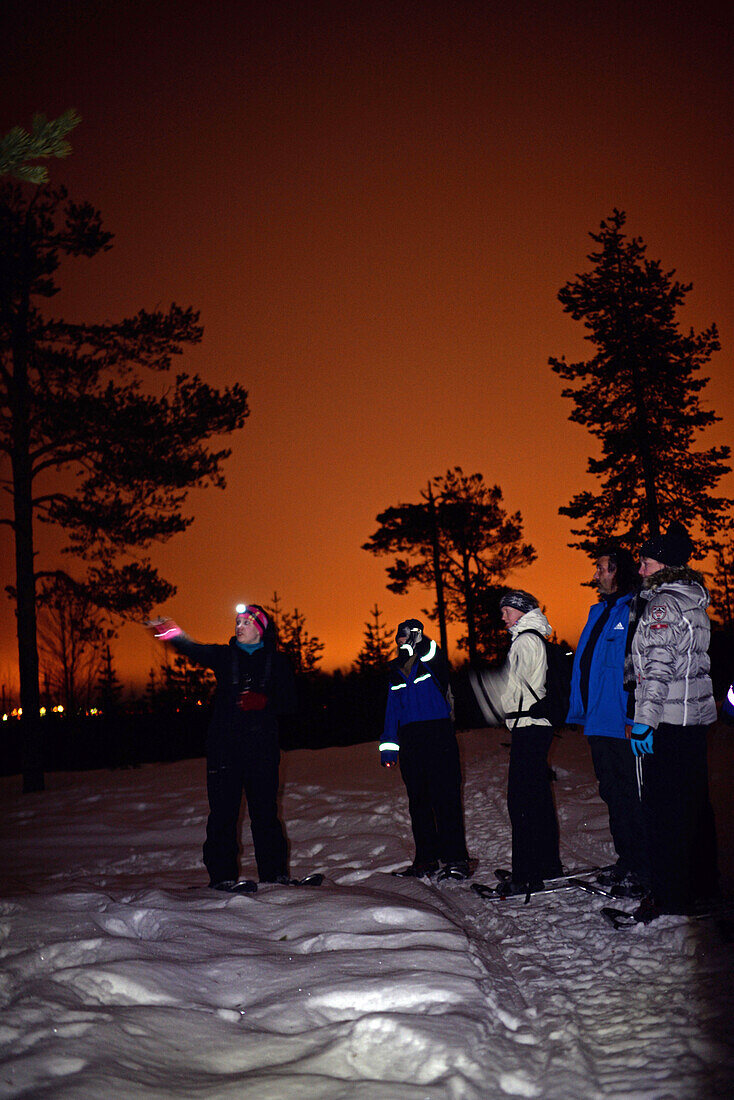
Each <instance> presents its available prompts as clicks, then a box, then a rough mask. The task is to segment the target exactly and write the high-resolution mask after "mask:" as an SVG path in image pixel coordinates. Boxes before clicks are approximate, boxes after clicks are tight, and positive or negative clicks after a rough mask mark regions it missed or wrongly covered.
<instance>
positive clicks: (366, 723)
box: [0, 629, 734, 775]
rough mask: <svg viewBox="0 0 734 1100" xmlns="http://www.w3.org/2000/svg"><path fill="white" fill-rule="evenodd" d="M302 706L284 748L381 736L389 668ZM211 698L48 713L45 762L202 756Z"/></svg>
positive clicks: (322, 681) (0, 767)
mask: <svg viewBox="0 0 734 1100" xmlns="http://www.w3.org/2000/svg"><path fill="white" fill-rule="evenodd" d="M732 652H734V631H732V630H731V629H728V630H727V629H715V630H714V631H713V632H712V635H711V673H712V679H713V684H714V695H715V697H716V699H717V700H721V699H722V698H723V696H724V694H725V692H726V689H727V687H728V686H729V683H730V681H731V675H732V670H731V654H732ZM468 667H469V666H468V664H465V665H462V666H460V667H458V668H456V669H455V670H454V673H453V676H452V689H453V693H454V703H455V711H456V726H457V728H458V729H476V728H479V727H481V726H483V725H484V720H483V718H482V717H481V714H480V712H479V710H478V708H477V705H476V702H475V700H474V697H473V695H472V692H471V689H470V688H469V684H468V675H467V672H468ZM297 682H298V696H299V708H298V713H297V714H295V715H293V716H292V717H289V718H287V719H285V720H283V723H282V727H281V747H282V749H283V750H284V751H286V752H287V751H290V750H293V749H324V748H333V747H336V746H340V745H353V744H358V743H360V742H365V741H376V740H378V739H379V737H380V734H381V732H382V723H383V718H384V714H385V698H386V693H387V676H386V672H385V670H382V669H368V670H363V671H360V670H358V669H355V670H352V671H350V672H333V673H327V672H316V673H310V674H300V675H298V676H297ZM209 715H210V703H209V702H205V703H203V704H202V705H198V704H197V703H186V702H181V703H180V704H178V705H176V704H175V703H174V702H173V701H171V700H160V701H159V702H158V704H157V705H154V706H151V704H150V703H149V701H146V700H145V699H142V700H139V701H136V702H133V703H130V704H120V705H119V706H116V707H113V708H112V709H111V710H110V711H108V712H106V713H101V714H99V715H98V716H95V717H91V716H86V715H68V716H67V715H57V714H50V715H48V716H47V717H46V718H45V719H44V720H43V722H42V723H41V727H42V732H43V749H44V761H45V765H46V768H47V770H48V771H50V772H56V771H84V770H88V769H95V768H100V769H102V768H104V769H107V768H130V767H138V766H139V765H141V764H151V763H162V762H167V761H173V760H186V759H195V758H198V757H203V756H204V755H205V751H206V729H207V725H208V721H209ZM14 724H15V722H14V720H12V719H11V720H10V721H9V722H6V723H4V724H3V725H4V729H3V737H2V740H1V741H0V774H1V775H16V774H18V773H19V772H20V771H21V768H22V760H21V753H20V746H19V742H18V738H17V737H15V736H13V731H12V729H10V728H9V727H11V726H12V725H14Z"/></svg>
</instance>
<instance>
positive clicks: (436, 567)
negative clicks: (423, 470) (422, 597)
mask: <svg viewBox="0 0 734 1100" xmlns="http://www.w3.org/2000/svg"><path fill="white" fill-rule="evenodd" d="M428 508H429V511H430V514H431V545H432V548H433V576H434V578H435V582H436V607H437V609H438V633H439V638H440V641H441V649H442V650H443V651H444V653H445V654H446V660H448V656H449V645H448V637H447V634H446V600H445V597H444V594H443V572H442V571H441V544H440V542H439V537H438V523H437V521H436V505H435V501H434V499H433V489H432V487H431V483H430V481H429V482H428Z"/></svg>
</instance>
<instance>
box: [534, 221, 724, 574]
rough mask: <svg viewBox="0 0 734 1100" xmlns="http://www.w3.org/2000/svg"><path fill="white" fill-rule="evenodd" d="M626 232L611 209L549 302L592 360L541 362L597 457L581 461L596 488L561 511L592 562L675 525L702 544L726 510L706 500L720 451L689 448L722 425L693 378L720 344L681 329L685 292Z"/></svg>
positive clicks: (713, 336)
mask: <svg viewBox="0 0 734 1100" xmlns="http://www.w3.org/2000/svg"><path fill="white" fill-rule="evenodd" d="M624 224H625V215H624V213H622V212H621V211H619V210H615V211H614V212H613V214H612V216H611V217H610V218H608V219H607V220H605V221H603V222H602V223H601V229H600V231H599V233H592V234H590V236H591V238H592V240H593V241H595V242H596V244H597V245H598V248H597V249H596V250H595V251H594V252H592V253H590V255H589V257H588V258H589V260H590V262H591V263H592V265H593V266H592V269H591V270H590V271H589V272H587V273H586V274H583V275H576V276H575V277H574V278H573V279H571V280H570V281H569V282H568V283H566V285H565V286H564V287H563V288H562V289H561V290H560V292H559V294H558V298H559V301H560V302H561V305H562V306H563V309H564V311H565V312H566V313H570V315H571V316H572V317H573V319H574V320H576V321H583V323H584V325H585V327H586V329H587V330H588V335H587V337H586V339H587V340H589V341H590V343H591V344H592V345H593V347H594V355H593V357H592V358H591V359H588V360H584V361H582V362H578V363H567V362H566V360H565V358H561V359H555V358H551V359H550V360H549V362H550V365H551V367H552V368H553V370H554V371H555V372H556V373H557V374H559V375H560V376H561V378H564V379H565V380H566V381H569V382H571V383H573V385H571V386H568V387H566V389H564V390H563V396H564V397H569V398H571V400H572V401H573V404H574V409H573V412H572V413H571V420H573V421H575V422H576V423H578V424H583V425H584V426H585V427H586V428H588V430H589V431H590V432H591V434H592V435H594V436H596V438H597V439H598V440H599V441H600V443H601V457H600V458H590V459H589V463H588V471H589V473H591V474H593V475H594V476H595V477H597V478H599V480H600V483H601V485H600V489H599V491H598V492H592V491H591V490H584V491H583V492H580V493H577V494H576V496H574V497H573V498H572V500H571V502H570V503H569V504H567V505H565V506H563V507H562V508H560V509H559V511H560V513H561V514H562V515H567V516H570V517H571V519H573V520H576V521H581V522H580V525H579V526H577V527H574V528H572V534H574V535H576V536H578V539H577V541H576V542H572V543H571V544H570V545H572V546H577V547H580V548H581V549H584V550H586V551H587V552H588V553H590V554H593V553H595V552H596V548H597V546H598V544H599V541H600V540H603V539H606V538H608V537H609V536H611V535H616V536H617V537H618V538H619V539H620V541H622V542H623V543H625V544H626V545H627V546H629V547H630V548H634V547H636V546H638V545H639V543H640V541H641V540H642V539H643V538H644V537H645V534H646V532H648V531H649V532H650V533H651V534H652V535H657V534H658V533H659V531H660V526H661V523H663V521H664V522H665V525H667V524H668V523H669V522H670V521H671V520H673V519H678V520H681V521H682V522H683V523H684V524H686V525H687V526H690V525H691V524H696V523H697V524H698V525H700V528H701V530H702V531H703V533H704V534H705V535H706V536H708V537H709V538H711V537H712V536H713V535H714V534H715V533H716V532H717V531H719V530H721V529H722V527H723V526H724V524H725V523H726V512H727V510H728V509H729V507H730V505H731V502H730V501H729V500H727V499H726V498H723V497H716V496H714V495H713V489H714V488H715V486H716V484H717V483H718V481H719V479H720V478H721V477H722V475H723V474H725V473H727V472H728V471H729V467H728V466H727V465H726V460H727V459H728V458H729V453H730V451H729V447H711V448H709V449H708V450H694V449H693V444H694V441H695V439H696V437H697V435H698V433H699V432H701V431H703V430H704V429H705V428H707V427H709V426H710V425H712V424H714V423H715V422H716V421H717V420H719V419H720V417H717V416H716V415H715V414H714V413H713V412H708V411H706V410H704V409H702V408H701V405H700V401H699V394H700V392H701V390H702V389H703V388H704V386H705V385H706V382H707V381H708V380H707V379H706V378H702V377H700V376H699V371H700V369H701V367H702V366H703V365H704V364H705V363H707V362H708V361H709V359H710V358H711V356H712V355H713V353H714V352H715V351H718V350H719V346H720V345H719V339H718V334H717V331H716V326H715V325H712V326H711V327H710V328H708V329H706V330H705V331H704V332H701V333H699V334H695V333H694V332H693V331H692V330H691V331H689V332H688V333H683V332H681V331H680V326H679V321H678V319H677V314H678V310H679V309H680V307H681V305H682V304H683V302H684V300H685V297H686V295H687V294H688V292H689V291H690V289H691V285H690V284H688V285H686V284H683V283H679V282H677V281H675V280H674V278H673V276H674V275H675V272H674V271H668V272H666V271H663V270H662V268H661V266H660V263H659V262H658V261H657V260H649V259H647V257H646V246H645V245H644V244H643V242H642V240H641V239H640V238H634V237H633V238H628V237H627V236H626V235H625V233H624V232H623V231H622V230H623V226H624Z"/></svg>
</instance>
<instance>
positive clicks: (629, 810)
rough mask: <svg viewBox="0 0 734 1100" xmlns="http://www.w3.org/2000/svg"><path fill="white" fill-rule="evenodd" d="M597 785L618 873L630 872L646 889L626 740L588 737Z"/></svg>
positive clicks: (632, 761) (637, 796) (634, 775)
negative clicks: (612, 843)
mask: <svg viewBox="0 0 734 1100" xmlns="http://www.w3.org/2000/svg"><path fill="white" fill-rule="evenodd" d="M587 740H588V742H589V748H590V750H591V759H592V762H593V765H594V774H595V775H596V778H597V781H598V783H599V794H600V795H601V797H602V798H603V799H604V801H605V802H606V804H607V809H608V810H609V832H610V833H611V834H612V840H613V841H614V848H615V851H616V853H617V856H618V857H619V866H620V870H623V871H632V872H634V874H635V875H637V877H638V878H639V880H640V882H642V883H644V885H645V886H649V884H650V868H649V865H648V860H647V849H646V846H645V844H642V843H640V838H641V837H642V836H643V835H644V833H643V823H642V802H641V800H640V792H639V790H638V787H637V772H636V770H635V760H636V757H635V754H634V753H633V752H632V746H631V745H630V743H629V741H628V740H627V738H626V737H599V736H596V735H594V736H591V737H589V738H587Z"/></svg>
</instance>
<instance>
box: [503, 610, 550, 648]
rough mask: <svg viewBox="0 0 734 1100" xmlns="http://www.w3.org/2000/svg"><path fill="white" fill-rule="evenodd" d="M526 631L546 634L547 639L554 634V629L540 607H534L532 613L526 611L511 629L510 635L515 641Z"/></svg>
mask: <svg viewBox="0 0 734 1100" xmlns="http://www.w3.org/2000/svg"><path fill="white" fill-rule="evenodd" d="M525 630H538V631H540V633H541V634H545V636H546V637H547V638H549V637H550V636H551V634H552V633H553V627H552V626H551V624H550V623H549V622H548V620H547V619H546V617H545V615H544V614H543V612H542V611H541V610H540V608H539V607H534V608H533V610H532V611H526V612H525V614H524V615H523V616H522V617H521V618H519V619H518V620H517V622H516V623H515V625H514V626H511V627H510V635H511V636H512V638H513V640H514V639H515V638H516V637H517V636H518V634H522V633H523V632H524V631H525Z"/></svg>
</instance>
